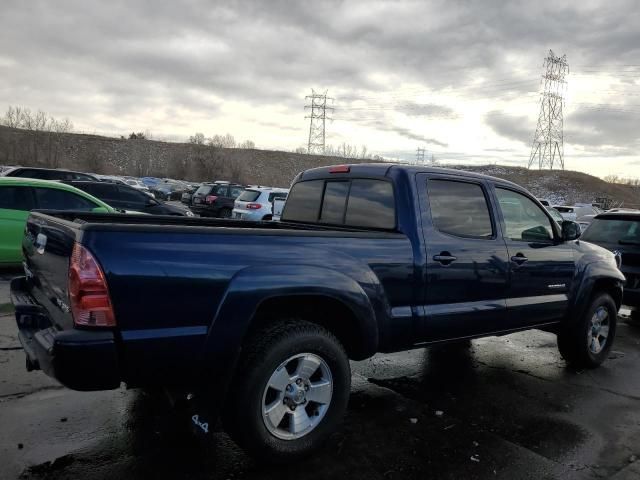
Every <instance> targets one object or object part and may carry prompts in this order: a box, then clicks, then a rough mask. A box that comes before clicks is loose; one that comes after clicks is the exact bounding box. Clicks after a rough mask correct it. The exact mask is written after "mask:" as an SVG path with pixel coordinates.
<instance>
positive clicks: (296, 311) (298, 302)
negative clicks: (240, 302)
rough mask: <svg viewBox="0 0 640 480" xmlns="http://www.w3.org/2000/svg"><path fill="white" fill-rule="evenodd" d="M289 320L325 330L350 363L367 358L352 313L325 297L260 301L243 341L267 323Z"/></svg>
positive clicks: (363, 343)
mask: <svg viewBox="0 0 640 480" xmlns="http://www.w3.org/2000/svg"><path fill="white" fill-rule="evenodd" d="M292 318H294V319H295V318H300V319H304V320H306V321H308V322H312V323H316V324H318V325H321V326H323V327H324V328H326V329H327V330H329V331H330V332H331V333H333V334H334V335H335V336H336V337H337V338H338V340H340V343H342V345H343V346H344V348H345V350H346V352H347V356H348V357H349V358H350V359H352V360H363V359H365V358H367V357H369V356H370V355H371V352H368V351H367V345H366V344H365V340H364V338H365V336H364V335H363V334H362V332H361V331H360V328H359V325H358V319H357V317H356V316H355V314H354V313H353V311H352V310H351V309H350V308H349V307H347V306H346V305H345V304H344V303H342V302H341V301H339V300H336V299H335V298H331V297H327V296H325V295H292V296H286V297H277V298H270V299H267V300H265V301H263V302H262V303H261V304H260V305H259V307H258V309H257V310H256V312H255V314H254V316H253V320H252V322H251V327H250V328H249V331H248V332H247V334H246V336H245V338H248V337H249V336H251V335H252V334H253V333H255V332H257V331H259V330H262V329H263V328H264V327H265V326H267V325H269V324H271V323H274V322H278V321H282V320H287V319H292Z"/></svg>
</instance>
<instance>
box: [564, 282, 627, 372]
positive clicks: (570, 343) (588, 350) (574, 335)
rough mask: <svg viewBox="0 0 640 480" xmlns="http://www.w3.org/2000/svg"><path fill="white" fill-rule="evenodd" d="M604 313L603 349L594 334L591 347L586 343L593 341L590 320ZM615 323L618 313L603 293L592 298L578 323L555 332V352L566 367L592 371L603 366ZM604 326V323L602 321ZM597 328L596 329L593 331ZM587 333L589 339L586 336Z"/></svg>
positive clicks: (611, 301)
mask: <svg viewBox="0 0 640 480" xmlns="http://www.w3.org/2000/svg"><path fill="white" fill-rule="evenodd" d="M601 309H604V311H606V315H607V326H608V332H607V335H606V341H604V345H603V346H602V345H600V343H601V340H599V339H601V338H602V337H600V336H599V335H600V334H597V335H596V336H597V337H598V338H597V339H596V341H598V347H601V348H600V349H599V350H598V349H597V348H596V349H595V350H597V351H594V348H595V347H592V345H593V344H590V343H589V339H590V338H592V337H593V332H594V330H593V328H594V327H593V325H592V319H593V318H594V316H595V315H596V312H602V310H601ZM617 319H618V309H617V308H616V304H615V302H614V301H613V298H611V295H609V294H607V293H598V294H596V296H595V297H594V298H593V301H592V302H591V304H590V305H589V308H587V309H586V310H585V312H584V314H583V315H582V317H581V318H580V319H574V321H573V322H572V323H571V324H570V325H567V326H563V327H562V328H561V329H560V331H559V332H558V350H560V354H561V355H562V357H563V358H564V359H565V360H566V361H567V363H568V364H569V365H571V366H572V367H574V368H596V367H598V366H599V365H600V364H602V362H604V361H605V360H606V359H607V357H608V355H609V351H610V350H611V347H612V346H613V342H614V339H615V336H616V326H617ZM603 326H604V321H603ZM596 328H597V327H596ZM590 333H591V337H590V336H589V335H590Z"/></svg>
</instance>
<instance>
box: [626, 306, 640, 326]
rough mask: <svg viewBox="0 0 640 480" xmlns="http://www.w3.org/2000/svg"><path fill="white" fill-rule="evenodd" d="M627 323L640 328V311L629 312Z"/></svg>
mask: <svg viewBox="0 0 640 480" xmlns="http://www.w3.org/2000/svg"><path fill="white" fill-rule="evenodd" d="M636 308H637V307H636ZM627 323H628V324H629V325H633V326H635V327H640V310H631V315H630V316H629V320H627Z"/></svg>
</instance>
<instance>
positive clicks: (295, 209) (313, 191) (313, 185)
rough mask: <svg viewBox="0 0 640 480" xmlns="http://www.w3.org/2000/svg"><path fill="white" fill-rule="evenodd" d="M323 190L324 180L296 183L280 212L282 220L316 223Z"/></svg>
mask: <svg viewBox="0 0 640 480" xmlns="http://www.w3.org/2000/svg"><path fill="white" fill-rule="evenodd" d="M323 188H324V180H310V181H306V182H298V183H296V184H295V185H294V186H293V188H292V189H291V193H289V199H288V200H287V203H286V204H285V207H284V212H282V220H291V221H294V222H310V223H316V222H317V221H318V213H319V211H320V201H321V199H322V190H323Z"/></svg>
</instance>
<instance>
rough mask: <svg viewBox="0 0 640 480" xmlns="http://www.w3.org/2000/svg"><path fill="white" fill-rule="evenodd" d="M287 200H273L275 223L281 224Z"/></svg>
mask: <svg viewBox="0 0 640 480" xmlns="http://www.w3.org/2000/svg"><path fill="white" fill-rule="evenodd" d="M286 201H287V199H286V198H274V199H273V218H272V220H273V221H274V222H279V221H280V217H281V216H282V212H283V210H284V205H285V203H286Z"/></svg>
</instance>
